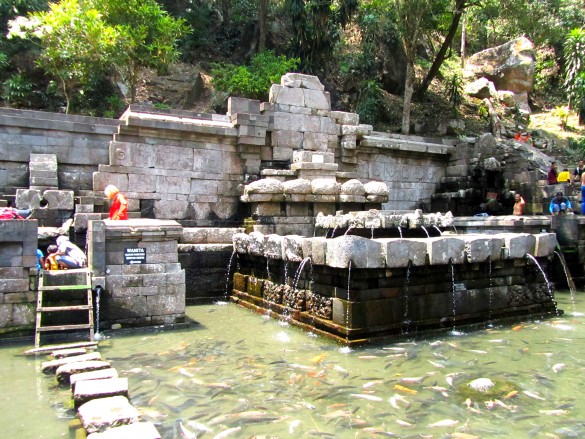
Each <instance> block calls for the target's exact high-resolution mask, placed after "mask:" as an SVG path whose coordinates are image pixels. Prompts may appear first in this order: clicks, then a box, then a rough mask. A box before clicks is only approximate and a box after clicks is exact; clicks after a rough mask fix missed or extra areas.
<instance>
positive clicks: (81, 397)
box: [73, 378, 128, 407]
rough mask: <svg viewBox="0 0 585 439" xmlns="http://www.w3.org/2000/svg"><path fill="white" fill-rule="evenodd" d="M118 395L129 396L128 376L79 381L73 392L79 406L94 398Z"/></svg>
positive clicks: (75, 401)
mask: <svg viewBox="0 0 585 439" xmlns="http://www.w3.org/2000/svg"><path fill="white" fill-rule="evenodd" d="M118 395H119V396H125V397H128V378H105V379H103V380H88V381H79V382H78V383H77V385H76V386H75V390H74V392H73V402H74V403H75V407H79V406H80V405H81V404H85V403H86V402H88V401H91V400H92V399H96V398H107V397H110V396H118Z"/></svg>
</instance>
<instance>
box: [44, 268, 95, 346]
mask: <svg viewBox="0 0 585 439" xmlns="http://www.w3.org/2000/svg"><path fill="white" fill-rule="evenodd" d="M68 271H69V272H70V273H71V272H72V271H73V270H68ZM75 271H76V272H81V273H84V274H85V283H84V284H75V285H50V286H49V285H45V278H44V276H43V273H41V275H40V276H39V288H38V294H37V315H36V327H35V348H38V347H40V345H41V334H43V333H49V332H53V333H57V332H62V333H64V332H68V331H76V330H77V331H79V330H88V331H89V341H93V336H94V322H93V291H92V288H91V273H90V271H89V269H87V268H80V269H75ZM72 301H73V302H74V303H76V304H75V305H71V304H69V305H68V304H66V303H67V302H72ZM56 302H57V303H58V305H55V303H56ZM51 314H53V315H55V314H59V316H60V317H61V319H60V320H63V321H64V322H62V323H61V322H60V323H59V324H49V325H44V319H43V315H45V316H47V317H49V316H50V315H51ZM67 321H69V322H67ZM79 321H82V323H79ZM86 322H87V323H86Z"/></svg>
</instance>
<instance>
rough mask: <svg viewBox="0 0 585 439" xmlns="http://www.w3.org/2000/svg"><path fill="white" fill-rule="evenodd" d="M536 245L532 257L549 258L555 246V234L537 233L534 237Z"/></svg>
mask: <svg viewBox="0 0 585 439" xmlns="http://www.w3.org/2000/svg"><path fill="white" fill-rule="evenodd" d="M534 237H535V239H536V244H535V247H534V255H533V256H534V257H536V258H541V257H545V256H551V255H552V254H553V253H554V251H555V248H556V246H557V235H556V233H538V234H536V235H534Z"/></svg>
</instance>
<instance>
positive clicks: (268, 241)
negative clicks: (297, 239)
mask: <svg viewBox="0 0 585 439" xmlns="http://www.w3.org/2000/svg"><path fill="white" fill-rule="evenodd" d="M283 241H284V237H283V236H281V235H275V234H271V235H267V236H266V237H265V243H264V245H265V250H264V255H265V256H266V257H267V258H270V259H285V257H284V248H283Z"/></svg>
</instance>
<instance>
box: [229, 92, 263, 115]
mask: <svg viewBox="0 0 585 439" xmlns="http://www.w3.org/2000/svg"><path fill="white" fill-rule="evenodd" d="M227 112H228V114H235V113H253V114H259V113H260V101H258V100H254V99H246V98H238V97H233V96H230V97H229V98H228V109H227Z"/></svg>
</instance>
